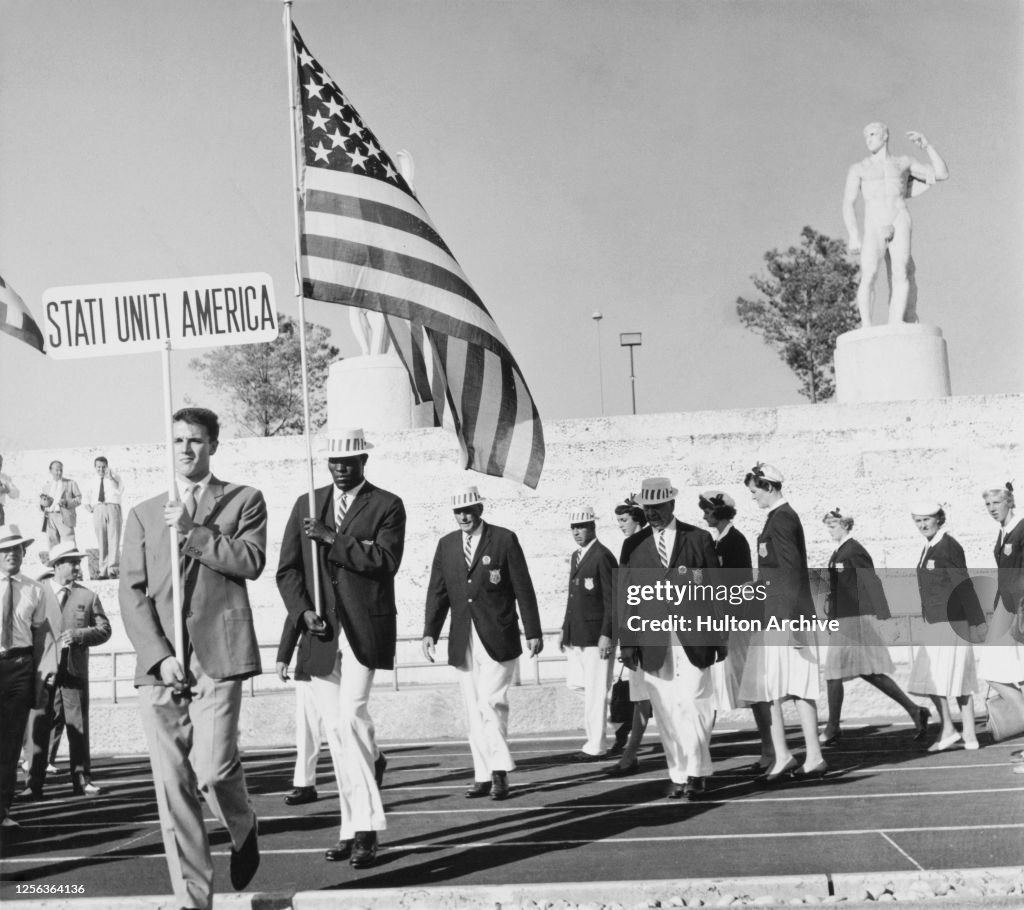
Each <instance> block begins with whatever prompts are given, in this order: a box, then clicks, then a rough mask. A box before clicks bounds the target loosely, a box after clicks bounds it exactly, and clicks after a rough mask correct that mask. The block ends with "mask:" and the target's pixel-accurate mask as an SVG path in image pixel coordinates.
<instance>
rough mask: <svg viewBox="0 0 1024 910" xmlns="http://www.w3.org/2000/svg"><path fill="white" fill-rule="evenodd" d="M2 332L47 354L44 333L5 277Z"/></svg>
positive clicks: (0, 282)
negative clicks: (44, 348)
mask: <svg viewBox="0 0 1024 910" xmlns="http://www.w3.org/2000/svg"><path fill="white" fill-rule="evenodd" d="M0 332H4V333H6V334H7V335H10V336H11V337H12V338H17V339H18V340H19V341H24V342H25V344H28V345H31V346H32V347H34V348H35V349H36V350H37V351H39V352H40V353H46V352H45V351H44V350H43V333H42V332H40V331H39V326H38V325H37V324H36V321H35V320H34V319H33V318H32V316H31V314H30V313H29V311H28V307H27V306H25V301H24V300H22V299H21V298H20V297H19V296H18V295H17V293H16V292H15V290H14V288H12V287H11V286H10V285H9V284H7V282H6V281H4V278H3V275H0Z"/></svg>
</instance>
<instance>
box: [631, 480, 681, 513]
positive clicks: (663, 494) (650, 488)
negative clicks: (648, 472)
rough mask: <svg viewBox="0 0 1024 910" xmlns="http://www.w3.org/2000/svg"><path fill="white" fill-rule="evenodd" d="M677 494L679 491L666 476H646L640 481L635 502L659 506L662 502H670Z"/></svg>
mask: <svg viewBox="0 0 1024 910" xmlns="http://www.w3.org/2000/svg"><path fill="white" fill-rule="evenodd" d="M678 495H679V491H678V490H677V489H676V488H675V487H674V486H672V481H671V480H669V479H668V478H667V477H647V478H645V479H644V480H643V481H641V483H640V496H639V497H638V499H637V504H638V505H640V506H660V505H661V504H662V503H665V502H672V501H673V500H674V499H675V498H676V497H677V496H678Z"/></svg>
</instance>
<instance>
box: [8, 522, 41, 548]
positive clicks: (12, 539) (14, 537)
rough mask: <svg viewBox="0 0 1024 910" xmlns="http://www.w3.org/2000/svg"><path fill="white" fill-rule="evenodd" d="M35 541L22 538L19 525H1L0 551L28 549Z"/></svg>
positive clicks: (32, 538) (29, 538)
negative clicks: (17, 548)
mask: <svg viewBox="0 0 1024 910" xmlns="http://www.w3.org/2000/svg"><path fill="white" fill-rule="evenodd" d="M33 540H35V538H34V537H22V536H21V531H20V530H19V529H18V526H17V525H0V550H12V549H14V547H22V546H25V547H27V546H28V545H29V544H30V543H32V541H33Z"/></svg>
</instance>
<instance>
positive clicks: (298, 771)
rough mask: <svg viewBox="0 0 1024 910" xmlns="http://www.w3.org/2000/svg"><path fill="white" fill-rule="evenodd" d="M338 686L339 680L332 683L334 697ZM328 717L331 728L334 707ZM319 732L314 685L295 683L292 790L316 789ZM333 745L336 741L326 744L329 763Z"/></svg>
mask: <svg viewBox="0 0 1024 910" xmlns="http://www.w3.org/2000/svg"><path fill="white" fill-rule="evenodd" d="M337 686H338V680H335V681H334V687H335V696H337ZM323 697H324V698H326V697H328V695H327V693H324V695H323ZM327 714H328V716H329V717H330V719H331V720H330V723H331V724H332V725H333V724H334V723H335V720H334V719H335V717H336V716H337V714H338V711H337V708H336V707H332V708H331V710H330V711H328V712H327ZM323 726H326V725H323ZM321 729H322V725H321V718H320V709H319V707H318V706H317V697H316V696H315V695H314V694H313V683H312V682H310V681H309V680H308V679H297V680H295V774H294V775H293V776H292V786H293V787H315V786H316V763H317V760H318V759H319V758H320V741H321V737H322V734H321ZM332 742H333V744H334V745H335V746H336V745H337V739H334V740H330V739H328V743H327V746H328V748H329V749H331V760H332V761H334V752H335V750H334V749H333V748H332ZM335 763H336V762H335Z"/></svg>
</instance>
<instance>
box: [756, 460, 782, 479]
mask: <svg viewBox="0 0 1024 910" xmlns="http://www.w3.org/2000/svg"><path fill="white" fill-rule="evenodd" d="M750 473H751V474H753V475H754V476H755V477H760V478H761V479H762V480H770V481H771V482H772V483H782V482H783V481H784V480H785V479H786V478H785V477H783V476H782V471H780V470H779V469H778V468H777V467H775V466H774V465H770V464H765V463H764V462H763V461H759V462H758V463H757V464H756V465H754V466H753V467H752V468H751V469H750Z"/></svg>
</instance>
